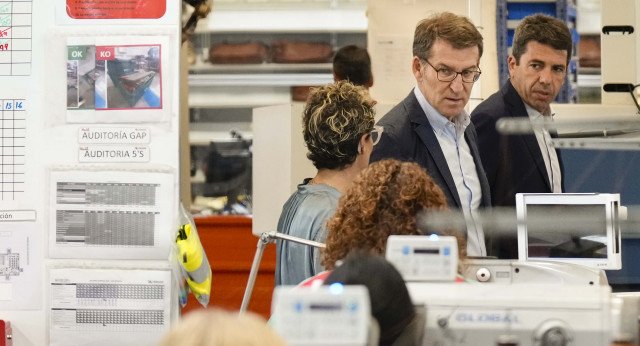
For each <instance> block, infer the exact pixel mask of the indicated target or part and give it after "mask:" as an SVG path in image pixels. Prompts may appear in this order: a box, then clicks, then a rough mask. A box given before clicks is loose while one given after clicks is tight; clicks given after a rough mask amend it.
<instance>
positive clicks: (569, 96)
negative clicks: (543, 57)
mask: <svg viewBox="0 0 640 346" xmlns="http://www.w3.org/2000/svg"><path fill="white" fill-rule="evenodd" d="M496 6H497V7H496V21H497V22H496V27H497V42H498V72H499V76H500V85H502V84H504V83H505V82H506V81H507V78H508V77H509V67H508V65H507V58H508V57H509V55H510V54H511V45H512V43H513V34H514V31H515V29H516V27H517V26H518V24H520V21H521V20H522V19H523V18H524V17H526V16H528V15H531V14H535V13H543V14H546V15H550V16H553V17H556V18H559V19H560V20H562V21H563V22H565V24H567V27H569V30H570V31H571V34H572V36H573V52H572V56H571V61H570V62H569V68H568V71H567V76H566V79H565V82H564V85H563V86H562V89H561V90H560V93H559V94H558V96H557V97H556V102H560V103H577V102H578V94H577V92H576V90H577V87H578V40H579V35H578V32H577V30H576V28H577V10H576V5H575V2H574V1H573V0H557V1H556V0H539V1H532V0H498V1H497V3H496ZM505 33H506V34H505Z"/></svg>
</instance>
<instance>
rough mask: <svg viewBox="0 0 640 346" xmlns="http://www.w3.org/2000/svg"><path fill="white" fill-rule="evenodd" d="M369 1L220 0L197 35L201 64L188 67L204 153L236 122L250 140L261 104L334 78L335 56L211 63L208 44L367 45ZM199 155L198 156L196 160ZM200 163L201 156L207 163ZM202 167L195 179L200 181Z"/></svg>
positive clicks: (193, 121) (194, 127) (195, 134)
mask: <svg viewBox="0 0 640 346" xmlns="http://www.w3.org/2000/svg"><path fill="white" fill-rule="evenodd" d="M366 8H367V1H366V0H260V1H256V0H216V2H215V5H214V10H213V12H212V13H211V14H209V16H208V18H207V19H206V20H202V21H200V22H199V23H198V26H197V28H196V33H195V35H194V37H193V44H194V54H195V56H196V63H195V64H194V65H192V66H191V67H190V69H189V107H190V109H191V111H190V113H191V116H190V128H191V130H190V135H189V137H190V142H191V144H192V146H196V148H195V149H194V150H192V152H200V153H201V152H202V150H203V149H206V146H208V145H209V143H210V142H211V141H219V140H220V141H224V140H228V139H229V138H230V135H229V132H230V131H231V130H232V129H234V130H236V131H238V132H239V133H240V134H241V135H242V136H243V138H245V139H251V138H252V137H253V134H252V115H251V110H252V109H253V108H255V107H262V106H271V105H277V104H287V103H290V102H291V100H292V92H291V88H292V87H294V86H313V85H323V84H327V83H331V82H333V75H332V65H331V63H329V62H327V63H318V64H276V63H270V62H265V63H262V64H237V65H232V64H229V65H227V64H211V63H210V62H208V56H209V48H210V47H211V46H213V45H216V44H220V43H246V42H262V43H263V44H265V45H267V46H271V44H272V43H273V42H274V41H276V40H289V41H301V42H319V43H320V42H322V43H328V44H330V45H331V46H333V47H334V51H335V50H337V49H339V48H340V47H342V46H345V45H348V44H358V45H361V46H366V43H367V40H366V35H367V34H366V33H367V17H366ZM196 161H198V160H196ZM200 164H201V163H196V165H200ZM202 176H203V174H202V171H201V170H200V167H196V174H195V175H194V176H193V177H192V183H200V180H201V177H202Z"/></svg>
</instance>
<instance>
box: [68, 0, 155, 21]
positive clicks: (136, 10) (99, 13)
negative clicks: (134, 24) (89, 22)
mask: <svg viewBox="0 0 640 346" xmlns="http://www.w3.org/2000/svg"><path fill="white" fill-rule="evenodd" d="M166 9H167V3H166V1H164V0H162V1H158V0H67V14H68V15H69V17H71V18H75V19H157V18H160V17H162V16H163V15H164V13H165V11H166Z"/></svg>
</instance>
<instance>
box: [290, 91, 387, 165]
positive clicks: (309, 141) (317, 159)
mask: <svg viewBox="0 0 640 346" xmlns="http://www.w3.org/2000/svg"><path fill="white" fill-rule="evenodd" d="M374 114H375V111H374V109H373V102H372V100H371V97H370V96H369V93H368V92H367V90H366V89H365V88H364V87H361V86H356V85H353V84H351V83H349V82H347V81H338V82H336V83H330V84H327V85H325V86H322V87H319V88H313V89H311V94H310V95H309V99H308V100H307V105H306V107H305V109H304V112H303V113H302V135H303V137H304V142H305V143H306V145H307V149H308V152H307V157H308V158H309V160H311V162H312V163H313V165H314V166H315V167H316V168H317V169H323V168H324V169H338V170H340V169H343V168H346V167H347V166H349V165H351V164H352V163H353V162H354V161H355V160H356V158H357V157H358V143H359V141H360V138H362V135H364V134H367V133H369V132H370V131H371V130H372V129H373V125H374Z"/></svg>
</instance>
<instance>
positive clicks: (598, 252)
mask: <svg viewBox="0 0 640 346" xmlns="http://www.w3.org/2000/svg"><path fill="white" fill-rule="evenodd" d="M621 209H622V207H620V195H619V194H599V193H558V194H556V193H519V194H516V212H517V215H518V258H519V260H521V261H532V260H534V261H535V260H544V261H557V262H564V263H575V264H580V265H585V266H588V267H592V268H598V269H620V268H621V258H620V242H621V236H620V224H619V214H620V213H621Z"/></svg>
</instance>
